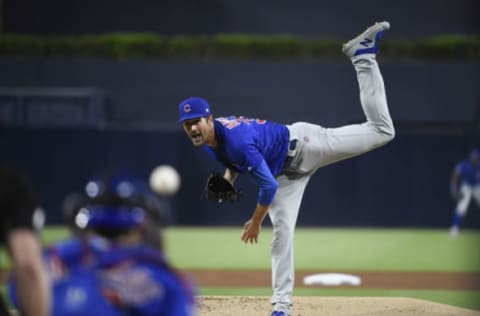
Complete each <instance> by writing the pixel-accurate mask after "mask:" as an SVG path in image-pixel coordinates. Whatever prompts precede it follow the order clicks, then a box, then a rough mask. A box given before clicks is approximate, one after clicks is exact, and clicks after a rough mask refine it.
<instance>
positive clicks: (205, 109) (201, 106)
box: [177, 97, 211, 123]
mask: <svg viewBox="0 0 480 316" xmlns="http://www.w3.org/2000/svg"><path fill="white" fill-rule="evenodd" d="M178 112H179V119H178V121H177V123H183V122H185V121H188V120H193V119H197V118H201V117H207V116H209V115H210V114H211V113H210V106H209V105H208V102H207V100H205V99H202V98H199V97H191V98H188V99H186V100H183V101H182V102H180V104H179V106H178Z"/></svg>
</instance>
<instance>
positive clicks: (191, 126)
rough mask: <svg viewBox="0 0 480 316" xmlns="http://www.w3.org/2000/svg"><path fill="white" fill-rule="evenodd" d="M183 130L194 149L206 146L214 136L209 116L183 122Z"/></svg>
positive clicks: (211, 119) (211, 120)
mask: <svg viewBox="0 0 480 316" xmlns="http://www.w3.org/2000/svg"><path fill="white" fill-rule="evenodd" d="M183 129H184V130H185V133H187V136H188V137H189V138H190V140H191V141H192V144H193V145H194V146H196V147H198V146H202V145H205V144H208V143H209V142H211V141H212V139H213V138H214V136H215V134H214V130H213V118H212V117H211V116H209V117H201V118H196V119H192V120H187V121H185V122H183Z"/></svg>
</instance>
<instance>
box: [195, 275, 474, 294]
mask: <svg viewBox="0 0 480 316" xmlns="http://www.w3.org/2000/svg"><path fill="white" fill-rule="evenodd" d="M321 272H322V273H323V272H330V271H297V272H296V277H295V287H297V288H299V287H306V285H304V284H303V278H304V277H305V276H307V275H310V274H316V273H321ZM187 273H188V274H189V275H191V276H192V278H193V279H194V280H196V282H197V283H198V284H199V285H201V286H209V287H270V284H271V281H270V280H271V276H270V270H188V271H187ZM346 273H349V274H353V275H356V276H359V277H360V278H361V284H360V285H359V286H358V287H361V288H370V289H431V290H439V289H442V290H480V273H453V272H392V271H388V272H387V271H381V272H365V271H349V272H346ZM310 287H311V286H310ZM349 287H351V286H349Z"/></svg>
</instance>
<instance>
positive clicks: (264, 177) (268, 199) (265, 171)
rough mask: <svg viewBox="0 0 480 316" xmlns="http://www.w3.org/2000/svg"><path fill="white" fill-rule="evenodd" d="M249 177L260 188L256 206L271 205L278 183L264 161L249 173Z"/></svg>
mask: <svg viewBox="0 0 480 316" xmlns="http://www.w3.org/2000/svg"><path fill="white" fill-rule="evenodd" d="M249 175H250V177H251V178H252V179H253V180H254V182H255V183H256V184H258V186H259V188H260V190H259V192H258V200H257V202H258V204H261V205H270V204H272V201H273V198H274V197H275V193H276V192H277V188H278V182H277V180H275V177H274V176H273V175H272V173H271V172H270V169H269V168H268V166H267V163H266V162H265V160H262V162H261V164H260V166H258V167H257V168H256V169H253V170H252V171H250V173H249Z"/></svg>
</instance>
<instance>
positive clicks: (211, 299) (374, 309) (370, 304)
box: [199, 296, 480, 316]
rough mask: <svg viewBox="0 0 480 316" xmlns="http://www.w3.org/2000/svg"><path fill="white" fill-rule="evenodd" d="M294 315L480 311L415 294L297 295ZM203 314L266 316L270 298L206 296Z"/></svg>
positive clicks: (469, 314)
mask: <svg viewBox="0 0 480 316" xmlns="http://www.w3.org/2000/svg"><path fill="white" fill-rule="evenodd" d="M293 303H294V311H293V315H294V316H320V315H322V316H360V315H365V316H397V315H399V316H480V312H478V311H473V310H468V309H463V308H458V307H453V306H450V305H445V304H439V303H433V302H428V301H423V300H417V299H411V298H382V297H294V299H293ZM199 304H200V309H199V316H239V315H241V316H243V315H248V316H266V315H268V314H269V310H268V308H269V307H268V306H269V298H268V297H259V296H204V297H201V298H200V302H199Z"/></svg>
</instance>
